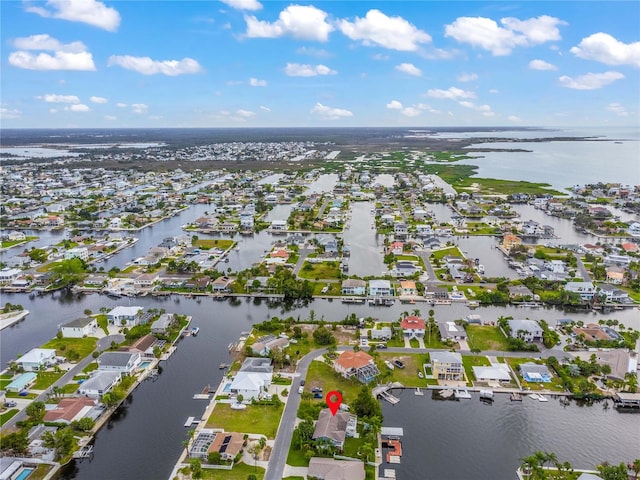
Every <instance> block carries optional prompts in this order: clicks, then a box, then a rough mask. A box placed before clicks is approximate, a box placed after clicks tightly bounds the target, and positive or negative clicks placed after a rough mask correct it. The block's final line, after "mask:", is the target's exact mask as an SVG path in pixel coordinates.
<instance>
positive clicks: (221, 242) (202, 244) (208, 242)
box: [193, 238, 235, 250]
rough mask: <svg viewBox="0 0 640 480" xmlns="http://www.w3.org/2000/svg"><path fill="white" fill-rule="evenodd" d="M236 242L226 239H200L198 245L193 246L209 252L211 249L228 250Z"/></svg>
mask: <svg viewBox="0 0 640 480" xmlns="http://www.w3.org/2000/svg"><path fill="white" fill-rule="evenodd" d="M234 243H235V242H234V241H233V240H225V239H218V238H215V239H209V238H199V239H198V241H197V242H196V243H194V244H193V246H194V247H199V248H201V249H203V250H208V249H210V248H220V249H222V250H226V249H227V248H229V247H231V246H232V245H233V244H234Z"/></svg>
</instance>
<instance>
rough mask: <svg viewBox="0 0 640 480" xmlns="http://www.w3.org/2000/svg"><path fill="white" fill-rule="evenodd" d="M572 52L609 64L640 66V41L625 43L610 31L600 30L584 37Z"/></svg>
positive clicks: (581, 56)
mask: <svg viewBox="0 0 640 480" xmlns="http://www.w3.org/2000/svg"><path fill="white" fill-rule="evenodd" d="M571 53H573V54H574V55H575V56H576V57H580V58H584V59H586V60H595V61H597V62H602V63H606V64H607V65H634V66H636V67H640V42H635V43H623V42H620V41H619V40H616V39H615V38H614V37H612V36H611V35H609V34H608V33H602V32H598V33H594V34H593V35H589V36H588V37H586V38H583V39H582V41H581V42H580V43H579V44H578V46H576V47H573V48H572V49H571Z"/></svg>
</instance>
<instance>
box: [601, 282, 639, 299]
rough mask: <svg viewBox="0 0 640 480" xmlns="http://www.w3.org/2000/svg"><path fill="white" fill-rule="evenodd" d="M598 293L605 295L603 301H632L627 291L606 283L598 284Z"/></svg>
mask: <svg viewBox="0 0 640 480" xmlns="http://www.w3.org/2000/svg"><path fill="white" fill-rule="evenodd" d="M599 289H600V291H599V293H600V295H604V296H605V301H606V302H608V303H633V300H631V298H630V297H629V292H627V291H625V290H621V289H620V288H618V287H615V286H614V285H608V284H606V283H604V284H602V285H600V286H599Z"/></svg>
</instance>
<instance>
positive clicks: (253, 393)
mask: <svg viewBox="0 0 640 480" xmlns="http://www.w3.org/2000/svg"><path fill="white" fill-rule="evenodd" d="M272 379H273V366H272V365H271V359H270V358H262V357H249V358H246V359H245V361H244V363H243V364H242V367H240V371H239V372H238V373H237V374H236V376H235V377H234V379H233V382H231V387H230V390H231V393H232V394H235V395H242V396H243V398H244V400H243V401H244V402H251V400H253V399H256V400H259V399H260V398H261V397H262V396H263V394H264V392H266V391H267V389H268V388H269V385H271V381H272Z"/></svg>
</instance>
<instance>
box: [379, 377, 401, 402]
mask: <svg viewBox="0 0 640 480" xmlns="http://www.w3.org/2000/svg"><path fill="white" fill-rule="evenodd" d="M403 386H404V385H402V384H401V383H397V382H396V383H393V384H390V385H381V386H379V387H375V388H374V389H373V392H372V393H373V396H374V397H375V398H378V397H380V398H382V399H383V400H386V401H387V402H389V403H390V404H391V405H395V404H396V403H398V402H400V399H399V398H397V397H394V396H393V395H392V394H391V393H389V390H391V389H392V388H402V387H403Z"/></svg>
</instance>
